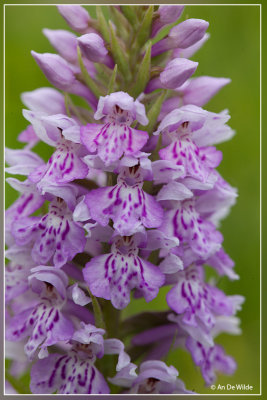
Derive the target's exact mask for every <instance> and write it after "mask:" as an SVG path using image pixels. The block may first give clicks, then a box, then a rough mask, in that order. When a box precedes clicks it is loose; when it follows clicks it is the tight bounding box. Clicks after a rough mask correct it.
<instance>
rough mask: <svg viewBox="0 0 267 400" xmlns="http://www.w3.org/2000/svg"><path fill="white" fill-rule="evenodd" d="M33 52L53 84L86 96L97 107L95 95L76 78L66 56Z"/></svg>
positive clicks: (58, 87) (61, 88)
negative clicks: (65, 58)
mask: <svg viewBox="0 0 267 400" xmlns="http://www.w3.org/2000/svg"><path fill="white" fill-rule="evenodd" d="M31 54H32V56H33V57H34V59H35V61H36V62H37V64H38V65H39V67H40V68H41V70H42V71H43V73H44V74H45V76H46V78H47V79H48V80H49V82H50V83H51V84H52V85H54V86H55V87H56V88H57V89H60V90H63V91H67V92H69V93H73V94H77V95H78V96H82V97H84V98H86V99H87V100H88V102H89V103H90V104H91V105H92V106H93V108H95V106H96V103H97V101H96V98H95V96H94V95H93V94H92V93H91V92H90V90H89V89H88V88H87V87H86V86H84V85H83V84H82V83H81V82H79V81H78V80H77V79H76V77H75V75H74V72H73V70H72V68H71V66H70V65H69V64H68V63H67V61H66V60H64V58H62V57H60V56H59V55H57V54H50V53H44V54H40V53H36V52H35V51H32V52H31Z"/></svg>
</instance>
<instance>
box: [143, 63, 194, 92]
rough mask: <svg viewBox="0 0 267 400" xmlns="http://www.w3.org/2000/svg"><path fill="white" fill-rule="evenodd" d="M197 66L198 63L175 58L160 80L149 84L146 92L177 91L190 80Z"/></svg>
mask: <svg viewBox="0 0 267 400" xmlns="http://www.w3.org/2000/svg"><path fill="white" fill-rule="evenodd" d="M197 66H198V63H197V62H194V61H191V60H187V59H186V58H175V59H173V60H171V61H170V62H169V63H168V64H167V66H166V67H165V69H164V71H162V72H161V74H160V76H159V77H158V78H155V79H152V80H151V81H150V82H149V83H148V85H147V87H146V90H145V92H146V93H149V92H152V91H153V90H155V89H159V88H165V89H176V88H177V87H179V86H181V85H182V84H183V83H184V82H185V81H186V80H187V79H188V78H190V76H191V75H192V74H193V73H194V72H195V70H196V68H197Z"/></svg>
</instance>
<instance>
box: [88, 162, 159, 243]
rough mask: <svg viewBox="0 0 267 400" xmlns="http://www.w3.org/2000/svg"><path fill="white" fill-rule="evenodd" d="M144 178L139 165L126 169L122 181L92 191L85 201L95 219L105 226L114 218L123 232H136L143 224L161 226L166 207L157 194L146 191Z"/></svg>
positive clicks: (151, 226) (148, 226)
mask: <svg viewBox="0 0 267 400" xmlns="http://www.w3.org/2000/svg"><path fill="white" fill-rule="evenodd" d="M142 185H143V178H142V174H141V171H140V169H139V168H138V167H133V168H125V169H122V171H121V173H120V175H119V176H118V184H117V185H116V186H113V187H105V188H100V189H96V190H92V191H91V192H90V193H89V194H87V195H86V199H85V202H86V204H87V206H88V208H89V210H90V214H91V218H93V219H94V220H96V221H97V222H98V223H100V224H101V225H103V226H105V225H107V224H108V222H109V219H110V218H111V219H112V220H113V222H114V228H115V229H116V230H117V231H118V232H119V233H120V234H121V235H131V234H133V233H135V232H136V231H137V230H138V229H139V227H141V225H144V226H145V227H147V228H157V227H159V226H160V225H161V222H162V218H163V210H162V208H161V206H160V205H159V204H158V203H157V202H156V200H155V199H154V198H153V196H151V195H149V194H147V193H145V192H144V191H143V190H142Z"/></svg>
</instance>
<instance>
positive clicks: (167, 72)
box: [5, 5, 244, 394]
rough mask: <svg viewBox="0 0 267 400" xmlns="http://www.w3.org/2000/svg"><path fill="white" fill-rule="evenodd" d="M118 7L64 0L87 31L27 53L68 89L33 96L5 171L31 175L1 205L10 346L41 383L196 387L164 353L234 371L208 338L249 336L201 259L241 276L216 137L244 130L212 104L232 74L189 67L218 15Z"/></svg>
mask: <svg viewBox="0 0 267 400" xmlns="http://www.w3.org/2000/svg"><path fill="white" fill-rule="evenodd" d="M108 9H109V13H110V18H111V20H112V22H111V23H110V24H108V22H107V21H106V19H105V18H104V16H103V14H102V10H101V8H99V7H98V8H97V18H96V19H93V18H91V17H90V16H89V14H88V12H87V11H86V9H85V8H83V7H81V6H68V5H61V6H58V10H59V12H60V14H61V15H62V16H63V18H64V19H65V20H66V22H67V23H68V25H69V26H70V28H71V29H72V30H74V31H76V32H77V33H78V35H79V36H76V35H75V34H74V33H71V32H70V31H64V30H50V29H44V34H45V36H46V37H47V38H48V40H49V41H50V43H51V44H52V46H53V47H54V48H55V49H56V51H57V53H58V54H49V53H45V54H38V53H36V52H34V51H33V52H32V55H33V57H34V59H35V60H36V62H37V64H38V65H39V67H40V68H41V70H42V71H43V73H44V74H45V76H46V77H47V79H48V81H49V82H50V83H51V84H52V85H53V86H55V88H56V89H58V90H56V89H54V88H40V89H36V90H34V91H33V92H27V93H23V95H22V101H23V103H24V104H25V106H26V107H27V108H28V109H27V110H26V109H25V110H24V111H23V115H24V117H25V118H26V120H27V121H29V123H30V125H28V127H27V128H26V129H25V130H24V131H23V132H22V133H21V134H20V135H19V137H18V140H19V141H20V142H23V143H25V146H24V148H23V149H20V150H12V149H7V150H6V162H7V164H8V168H7V172H8V173H9V174H16V175H18V174H19V175H24V176H26V179H25V180H23V181H21V180H18V179H17V178H12V177H9V178H8V179H7V181H8V183H9V184H10V185H11V186H12V187H13V188H14V189H15V190H17V191H18V192H20V193H21V194H20V197H18V199H17V200H16V201H15V202H14V204H13V205H12V206H11V207H10V208H8V210H7V211H6V225H5V228H6V236H5V237H6V244H7V247H8V249H7V251H6V257H7V259H8V260H9V264H8V265H7V267H6V277H5V283H6V291H5V296H6V341H7V342H6V343H7V346H6V347H7V350H6V353H7V357H8V358H10V359H13V358H14V361H13V365H12V369H13V372H12V373H13V374H14V375H16V376H17V377H19V376H20V374H22V373H23V372H25V371H26V370H28V368H31V383H30V388H31V391H32V393H36V394H46V393H61V394H76V393H78V394H79V393H80V394H90V393H92V394H100V393H110V386H109V383H112V387H113V388H115V387H117V388H118V389H117V392H122V393H147V394H148V393H149V394H151V393H163V394H164V393H165V394H166V393H169V394H170V393H183V394H186V393H192V391H191V390H193V388H194V383H193V382H191V381H190V379H188V381H187V382H186V384H187V386H188V388H189V389H190V390H187V389H186V387H185V385H184V383H183V382H182V381H181V380H180V379H178V371H177V369H176V368H175V367H174V366H168V365H167V364H166V363H165V362H164V361H162V360H163V359H166V358H165V357H166V355H167V354H168V353H169V351H170V350H171V349H174V348H176V347H181V348H183V349H184V350H185V351H188V352H189V353H190V354H191V356H192V359H193V362H194V363H195V364H196V365H197V366H199V367H200V370H201V373H202V375H203V378H204V380H205V382H206V384H207V385H210V384H211V383H212V382H214V381H215V379H216V372H217V371H219V372H222V373H225V374H232V373H233V372H234V371H235V368H236V364H235V361H234V359H233V358H232V357H230V356H228V355H226V354H225V351H224V349H223V348H222V347H221V346H219V345H217V344H216V343H215V341H214V339H215V337H216V336H217V335H218V334H220V333H221V332H228V333H231V334H237V333H239V326H238V325H239V320H238V318H237V317H236V312H237V311H238V310H240V307H241V304H242V302H243V300H244V299H243V297H242V296H238V295H236V296H227V295H226V294H225V293H224V292H223V291H222V290H220V289H219V288H217V287H216V284H215V280H208V279H207V278H206V277H205V267H204V265H205V264H208V265H209V266H210V267H212V268H213V269H214V270H215V271H216V272H217V274H218V275H220V276H224V275H225V276H227V277H228V278H229V279H237V278H238V276H237V275H236V273H235V272H234V271H233V266H234V262H233V261H232V260H231V258H230V257H229V256H228V255H227V254H226V252H225V250H224V248H223V236H222V234H221V233H220V231H219V230H218V228H219V224H220V221H221V219H222V218H224V217H225V216H226V215H227V214H228V211H229V209H230V207H231V206H232V205H233V204H234V203H235V200H236V197H237V191H236V189H235V188H233V187H231V186H230V185H229V184H228V183H227V182H226V181H225V180H224V179H223V178H222V176H221V175H220V174H219V173H218V171H216V167H218V165H219V164H220V162H221V160H222V153H221V152H220V151H219V150H217V149H216V147H215V145H216V144H218V143H221V142H223V141H225V140H228V139H230V138H231V137H232V135H233V134H234V132H233V131H232V129H231V128H230V127H229V126H228V125H227V122H228V120H229V118H230V117H229V114H228V112H227V111H222V112H221V113H218V114H217V113H213V112H209V111H207V110H205V109H203V108H202V106H204V105H205V103H207V101H208V100H209V99H210V98H211V97H212V96H213V95H214V94H215V93H217V91H218V90H219V89H221V88H222V87H223V86H224V85H226V84H227V83H228V82H229V80H228V79H225V78H214V77H208V76H203V77H197V78H192V75H193V74H194V72H195V71H196V69H197V66H198V63H196V62H194V61H191V60H190V59H189V58H190V57H192V56H193V54H194V53H195V52H196V51H197V50H198V49H199V48H200V47H201V46H202V45H203V44H204V43H205V41H206V40H207V38H208V34H207V33H206V30H207V28H208V26H209V24H208V22H206V21H203V20H199V19H191V18H190V19H186V20H184V21H183V22H180V23H178V24H175V25H173V23H174V22H176V21H177V20H178V19H179V18H180V16H181V14H182V12H183V6H155V7H154V6H144V7H143V6H136V7H135V6H112V7H109V8H108ZM164 29H165V30H164ZM162 32H165V36H164V37H163V38H162V39H157V38H158V34H159V33H161V35H162ZM152 40H153V45H152ZM71 94H75V95H78V96H81V97H82V98H83V102H81V103H79V104H85V103H84V101H85V102H86V103H87V107H86V106H81V105H76V104H75V103H74V100H73V98H72V97H71ZM39 141H43V142H45V143H46V144H47V145H49V146H51V148H52V151H51V157H50V158H49V160H43V159H42V158H41V157H40V156H39V155H37V154H36V153H34V152H33V151H32V148H33V147H34V146H35V145H36V144H38V142H39ZM163 286H168V287H169V291H168V294H167V297H166V300H167V303H168V306H169V310H166V312H164V313H162V312H161V313H157V312H150V313H146V314H138V315H136V316H134V317H131V318H129V319H127V320H126V321H125V320H124V321H121V319H120V311H119V310H122V309H124V308H125V307H126V306H127V305H128V304H129V302H130V301H134V299H133V298H132V297H131V293H132V292H133V293H134V297H135V298H140V297H144V298H145V300H146V301H147V302H149V301H151V300H153V299H154V298H156V297H157V295H158V293H159V290H160V288H161V287H163ZM131 299H132V300H131ZM129 336H130V337H131V341H129V340H128V337H129ZM126 339H127V341H126ZM129 342H130V343H131V344H130V345H129V347H127V348H126V350H125V346H124V343H129ZM140 347H141V348H142V354H143V357H142V359H141V360H140V357H139V353H138V351H137V350H138V348H140ZM14 351H15V352H16V356H15V357H14ZM18 354H20V355H21V357H18ZM110 355H113V357H110ZM114 355H116V356H117V358H116V359H114ZM107 356H109V357H107ZM130 356H131V357H130ZM135 363H136V364H135ZM113 390H115V389H113Z"/></svg>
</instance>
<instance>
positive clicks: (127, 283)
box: [83, 239, 164, 309]
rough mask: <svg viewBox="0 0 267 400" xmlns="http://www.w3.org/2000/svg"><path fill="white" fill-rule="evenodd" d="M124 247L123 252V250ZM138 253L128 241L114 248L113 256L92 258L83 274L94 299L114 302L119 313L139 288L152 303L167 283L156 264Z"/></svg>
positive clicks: (121, 242)
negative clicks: (135, 289) (131, 294)
mask: <svg viewBox="0 0 267 400" xmlns="http://www.w3.org/2000/svg"><path fill="white" fill-rule="evenodd" d="M121 246H122V248H123V250H120V247H121ZM137 253H138V249H137V248H136V247H135V244H134V243H133V242H132V239H131V240H130V242H129V243H128V241H126V239H124V240H122V241H121V240H118V242H115V244H113V252H112V253H109V254H103V255H100V256H98V257H94V258H92V260H91V261H89V263H87V264H86V267H85V268H84V270H83V274H84V279H85V281H86V282H87V283H88V285H89V287H90V290H91V291H92V293H93V294H94V295H95V296H98V297H103V298H104V299H107V300H111V302H112V304H113V306H114V307H115V308H118V309H122V308H125V307H126V306H127V304H128V303H129V301H130V291H131V290H132V289H134V288H137V289H138V290H139V291H140V292H141V293H142V294H143V295H144V297H145V299H146V301H150V300H152V299H153V298H155V297H156V296H157V293H158V290H159V287H160V286H162V284H163V283H164V275H163V274H162V272H161V271H160V270H159V269H158V267H155V266H154V265H153V264H151V263H149V262H148V261H145V260H142V259H141V258H140V257H138V256H137Z"/></svg>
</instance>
